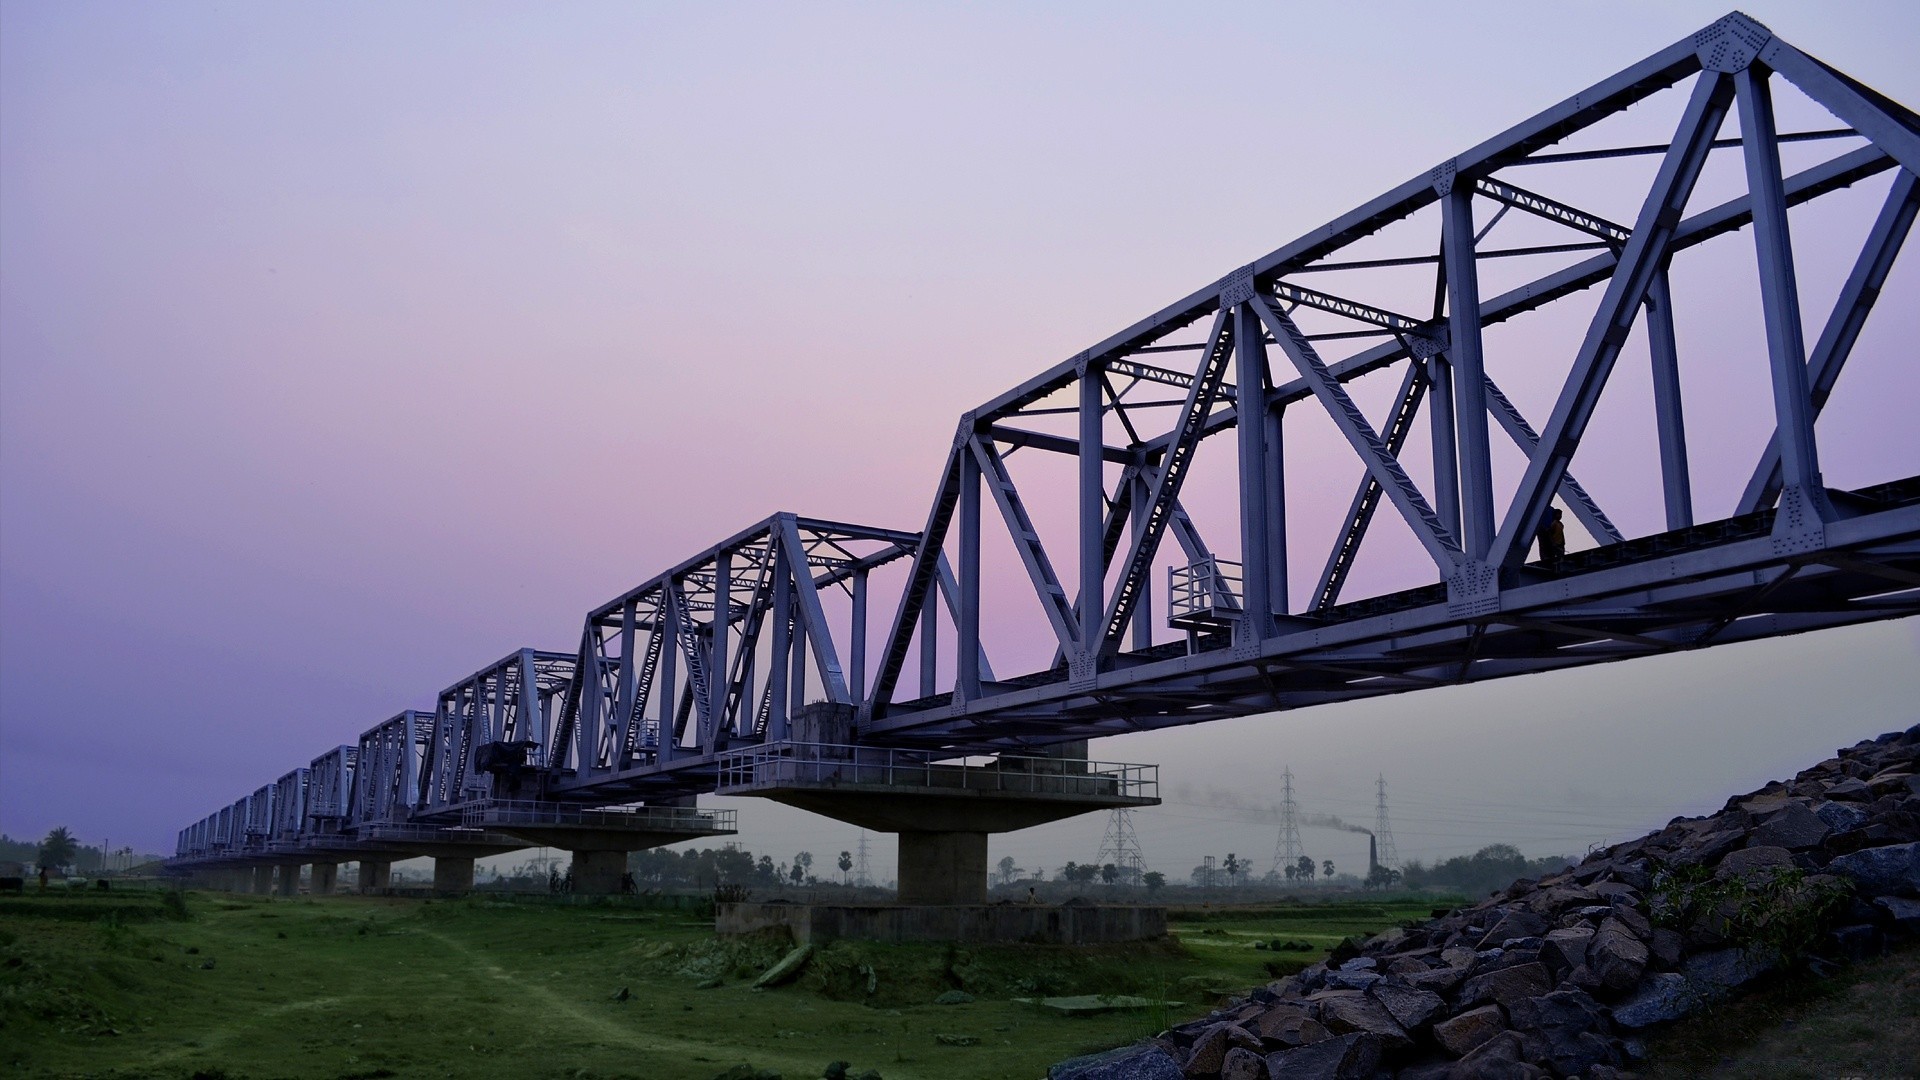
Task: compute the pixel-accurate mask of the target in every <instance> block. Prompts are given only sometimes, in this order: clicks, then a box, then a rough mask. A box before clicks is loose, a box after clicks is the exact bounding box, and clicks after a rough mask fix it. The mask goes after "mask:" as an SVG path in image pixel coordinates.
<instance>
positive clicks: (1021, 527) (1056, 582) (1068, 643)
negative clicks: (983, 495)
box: [969, 436, 1080, 654]
mask: <svg viewBox="0 0 1920 1080" xmlns="http://www.w3.org/2000/svg"><path fill="white" fill-rule="evenodd" d="M969 446H970V447H971V448H972V450H973V456H974V457H975V459H977V460H978V461H979V462H980V475H981V479H982V480H983V481H984V482H985V483H986V485H987V490H988V491H989V492H991V493H992V494H993V501H994V505H996V506H998V507H999V508H1000V516H1001V517H1002V518H1004V519H1005V520H1006V523H1007V531H1008V533H1009V534H1010V535H1011V536H1012V538H1013V546H1014V548H1015V550H1017V551H1019V553H1020V561H1021V563H1022V564H1024V565H1025V566H1026V568H1027V577H1028V578H1029V579H1030V580H1031V581H1032V582H1033V591H1034V594H1035V595H1036V596H1037V597H1038V598H1039V600H1040V606H1041V607H1042V608H1043V609H1045V611H1046V613H1047V621H1048V622H1049V623H1051V624H1052V625H1053V634H1054V637H1055V638H1057V639H1059V642H1060V647H1061V648H1063V649H1065V650H1067V652H1068V653H1069V654H1072V653H1077V652H1078V651H1079V649H1080V632H1079V626H1078V624H1077V623H1076V622H1075V620H1074V618H1073V607H1072V605H1071V604H1069V603H1068V602H1067V591H1066V590H1065V589H1064V588H1062V587H1061V585H1060V578H1059V576H1058V575H1056V574H1055V573H1054V572H1053V563H1052V561H1051V560H1049V559H1048V558H1047V549H1046V548H1045V547H1044V546H1043V545H1042V544H1041V543H1040V534H1039V532H1038V531H1037V530H1035V529H1034V527H1033V519H1032V518H1031V517H1029V516H1028V515H1027V507H1026V504H1025V503H1024V502H1022V501H1021V499H1020V490H1019V489H1018V488H1016V487H1015V486H1014V484H1013V477H1012V476H1010V475H1008V473H1007V463H1006V461H1005V460H1004V459H1002V458H1001V456H1000V452H999V451H998V450H996V449H994V448H993V445H992V444H991V443H990V442H988V440H986V439H983V438H980V437H979V436H975V437H974V438H973V439H971V440H969Z"/></svg>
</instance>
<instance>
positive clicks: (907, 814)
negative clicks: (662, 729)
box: [718, 704, 1160, 906]
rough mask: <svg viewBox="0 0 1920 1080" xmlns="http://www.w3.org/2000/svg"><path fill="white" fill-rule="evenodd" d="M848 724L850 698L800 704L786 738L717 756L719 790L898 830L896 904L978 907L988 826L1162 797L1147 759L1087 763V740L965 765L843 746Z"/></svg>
mask: <svg viewBox="0 0 1920 1080" xmlns="http://www.w3.org/2000/svg"><path fill="white" fill-rule="evenodd" d="M852 722H853V710H852V709H851V707H848V706H839V705H826V704H816V705H810V706H808V707H807V708H805V709H802V710H800V712H799V713H798V714H796V715H795V717H794V719H793V729H794V731H795V733H796V739H795V740H794V741H791V742H785V743H772V744H766V745H762V746H758V747H755V748H753V749H751V750H744V751H741V752H739V753H737V754H731V755H727V756H725V757H723V758H722V759H721V761H720V777H721V781H720V785H719V789H718V792H719V793H720V794H723V795H757V796H760V797H762V798H767V799H772V800H773V801H775V802H779V803H785V804H786V805H788V806H794V807H798V808H800V809H802V810H808V811H811V812H813V813H816V814H820V815H822V816H824V817H830V818H833V819H834V820H836V821H844V822H847V823H848V824H851V825H857V826H859V827H860V828H863V829H870V830H873V831H875V832H890V833H897V834H899V837H900V864H899V869H900V873H899V897H900V902H901V903H902V904H906V905H936V906H955V905H958V906H968V905H983V904H985V903H986V902H987V835H988V834H989V833H999V832H1014V831H1016V830H1019V829H1026V828H1031V827H1032V826H1035V825H1044V824H1046V823H1047V822H1050V821H1058V820H1060V819H1061V818H1068V817H1073V816H1075V815H1078V814H1086V813H1092V812H1094V811H1098V810H1112V809H1116V808H1125V809H1134V808H1138V807H1144V806H1155V805H1158V804H1159V802H1160V799H1159V795H1158V785H1159V779H1158V771H1157V770H1156V769H1155V768H1154V767H1153V766H1149V765H1123V764H1118V763H1107V762H1098V763H1096V762H1090V761H1088V760H1087V744H1086V742H1085V741H1079V742H1066V743H1061V744H1058V745H1057V746H1054V747H1049V748H1047V749H1046V750H1045V751H1043V752H1042V753H1041V754H1040V755H1038V756H1031V757H1011V756H1002V757H999V758H996V759H994V760H993V761H992V762H990V763H988V764H985V765H971V764H966V763H964V762H962V763H955V762H952V761H943V760H937V759H936V756H935V754H933V753H927V752H917V751H909V750H897V749H888V748H881V747H865V746H856V745H851V738H852ZM801 737H805V738H806V739H808V740H818V741H802V738H801Z"/></svg>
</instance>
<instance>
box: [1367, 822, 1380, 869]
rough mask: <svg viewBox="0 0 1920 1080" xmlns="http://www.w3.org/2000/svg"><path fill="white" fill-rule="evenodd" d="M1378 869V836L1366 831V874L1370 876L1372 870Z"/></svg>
mask: <svg viewBox="0 0 1920 1080" xmlns="http://www.w3.org/2000/svg"><path fill="white" fill-rule="evenodd" d="M1378 869H1380V838H1379V837H1377V836H1375V835H1373V834H1372V833H1368V834H1367V876H1368V877H1372V876H1373V872H1374V871H1375V870H1378Z"/></svg>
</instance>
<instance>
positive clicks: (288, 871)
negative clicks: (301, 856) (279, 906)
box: [280, 863, 300, 896]
mask: <svg viewBox="0 0 1920 1080" xmlns="http://www.w3.org/2000/svg"><path fill="white" fill-rule="evenodd" d="M280 895H281V896H299V895H300V864H299V863H282V864H280Z"/></svg>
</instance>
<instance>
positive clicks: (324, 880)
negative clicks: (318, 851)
mask: <svg viewBox="0 0 1920 1080" xmlns="http://www.w3.org/2000/svg"><path fill="white" fill-rule="evenodd" d="M339 874H340V864H338V863H330V862H317V863H314V864H313V870H312V873H311V877H310V878H309V879H308V881H309V883H308V885H307V890H308V891H309V892H310V893H312V894H313V895H314V896H328V895H331V894H332V892H333V889H334V886H335V884H336V883H337V882H338V879H339Z"/></svg>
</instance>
